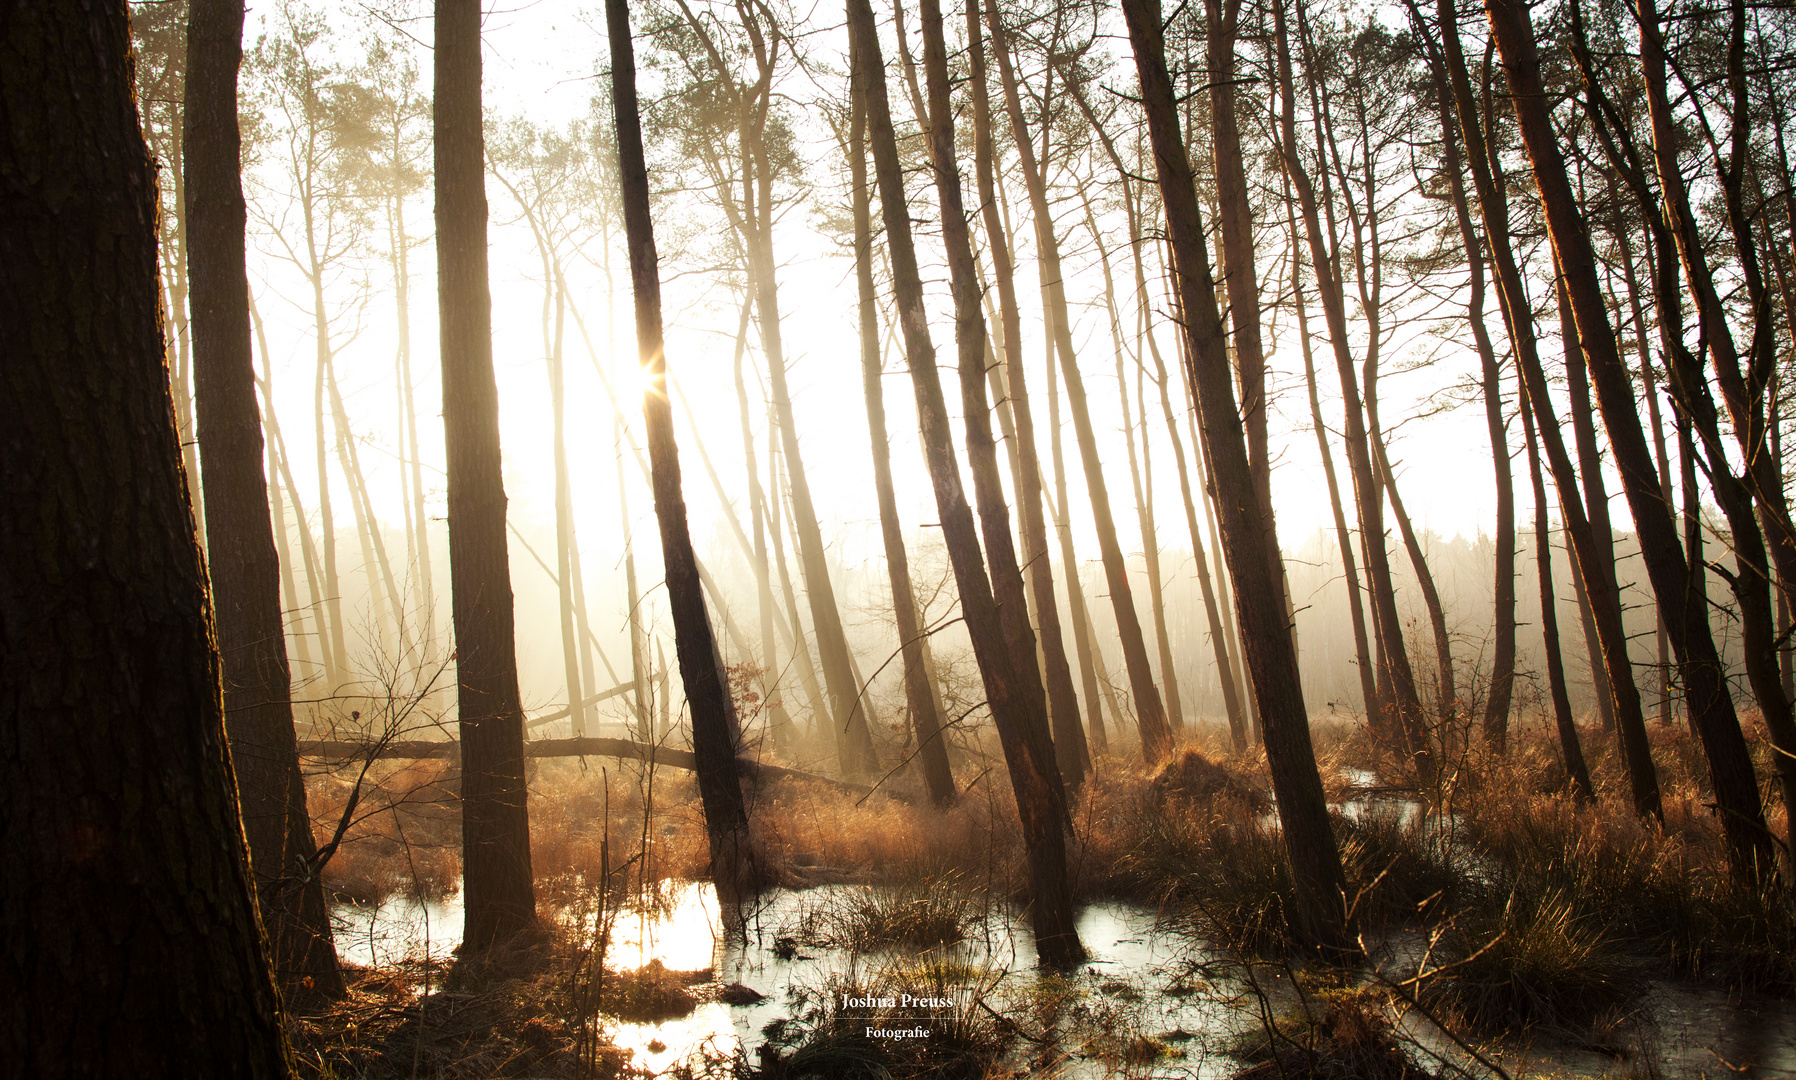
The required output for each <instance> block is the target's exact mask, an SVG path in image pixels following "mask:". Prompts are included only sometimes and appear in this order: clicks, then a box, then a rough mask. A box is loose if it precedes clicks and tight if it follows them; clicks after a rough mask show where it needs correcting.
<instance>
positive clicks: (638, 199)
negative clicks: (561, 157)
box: [605, 0, 756, 907]
mask: <svg viewBox="0 0 1796 1080" xmlns="http://www.w3.org/2000/svg"><path fill="white" fill-rule="evenodd" d="M605 27H606V30H607V32H608V35H609V37H610V40H611V104H612V115H613V117H614V120H615V122H616V125H617V154H618V180H619V186H620V187H621V188H622V196H623V214H624V232H625V237H626V240H627V242H628V245H629V251H630V285H631V292H632V294H633V295H634V297H635V300H636V345H637V356H638V358H639V360H640V361H641V363H642V367H643V371H644V372H645V373H646V374H647V376H648V389H647V391H646V392H645V393H644V394H643V396H642V415H643V425H644V427H645V429H646V430H647V432H648V442H649V464H650V467H651V468H652V469H653V471H654V483H655V518H656V520H657V521H658V522H659V523H660V527H661V555H662V559H663V562H664V564H665V567H666V574H667V577H666V580H667V603H668V609H669V610H670V612H671V613H672V615H673V620H674V652H675V654H676V656H677V657H678V659H679V664H680V681H681V682H682V683H683V684H684V685H685V691H686V702H687V705H688V708H689V709H690V714H691V717H692V752H693V755H694V757H695V758H696V759H697V761H698V768H697V773H698V785H699V797H700V799H701V801H702V802H703V804H704V809H705V832H706V834H707V836H708V837H709V838H710V843H711V876H712V880H713V881H714V882H716V884H717V889H718V894H719V898H720V899H721V900H722V901H723V902H724V904H725V905H726V906H730V907H733V906H734V904H735V902H737V901H739V900H741V899H742V894H743V891H745V890H747V889H750V888H752V887H754V885H755V884H756V869H755V858H754V852H753V850H752V847H751V842H750V839H749V835H748V812H747V810H746V809H745V808H744V806H743V803H742V783H741V779H740V778H739V777H738V775H737V773H736V761H735V758H736V745H735V741H734V739H733V738H732V734H731V733H732V729H733V728H734V727H735V723H734V718H733V717H732V716H731V711H732V708H731V703H730V694H729V686H728V684H727V683H726V681H725V678H724V672H723V666H722V664H721V663H720V662H719V660H718V652H717V643H716V639H715V637H714V636H713V635H712V632H711V621H710V618H709V616H707V615H706V613H705V598H704V593H703V589H702V586H701V584H700V582H699V574H698V560H697V559H696V558H695V556H694V555H693V550H692V537H691V534H690V532H689V531H688V530H687V525H686V501H685V496H684V495H683V494H682V492H681V489H680V459H679V451H678V448H677V447H676V446H675V445H674V427H673V409H672V406H671V404H670V403H669V401H668V400H667V393H666V390H665V384H666V369H667V357H666V353H665V348H664V344H663V340H662V329H661V277H660V264H659V257H658V256H657V255H656V253H655V234H654V225H653V222H652V221H651V219H650V217H649V178H648V171H647V168H646V166H645V165H644V162H643V153H642V121H641V118H640V114H639V113H638V112H637V99H636V55H635V47H634V45H633V44H632V42H631V40H630V12H629V7H628V5H627V3H626V0H607V2H606V4H605ZM663 696H665V695H663Z"/></svg>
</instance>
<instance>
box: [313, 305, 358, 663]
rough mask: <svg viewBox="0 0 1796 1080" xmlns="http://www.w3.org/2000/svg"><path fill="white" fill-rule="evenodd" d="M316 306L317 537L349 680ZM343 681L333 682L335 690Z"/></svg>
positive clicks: (324, 341) (325, 337)
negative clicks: (325, 430)
mask: <svg viewBox="0 0 1796 1080" xmlns="http://www.w3.org/2000/svg"><path fill="white" fill-rule="evenodd" d="M318 303H319V305H320V306H319V307H318V309H317V311H318V315H317V322H318V326H317V328H316V331H315V332H316V334H317V339H318V342H317V346H318V347H317V357H316V364H317V369H316V371H315V373H314V375H313V380H312V435H313V440H314V444H315V448H316V450H317V456H316V460H315V461H314V465H315V466H316V468H317V470H318V540H319V548H320V554H321V556H322V564H323V570H324V610H325V614H326V615H327V616H328V617H329V618H330V625H331V632H330V648H331V654H330V656H331V667H333V668H335V669H336V672H337V675H336V678H337V679H338V680H343V681H347V680H348V679H349V640H348V639H349V633H348V627H346V626H344V624H343V586H342V580H341V578H340V577H339V576H338V574H337V520H336V515H335V514H333V513H332V512H331V482H330V449H329V447H330V443H329V441H328V440H327V439H326V438H325V433H324V425H325V416H326V415H327V414H326V413H325V405H324V401H325V398H324V386H325V371H326V369H327V368H328V367H329V365H330V337H329V334H328V333H327V331H326V329H325V328H324V326H323V307H322V303H323V301H322V300H319V301H318ZM339 685H341V683H339V682H336V681H333V682H332V683H331V687H330V689H331V690H332V691H335V690H336V689H337V687H338V686H339Z"/></svg>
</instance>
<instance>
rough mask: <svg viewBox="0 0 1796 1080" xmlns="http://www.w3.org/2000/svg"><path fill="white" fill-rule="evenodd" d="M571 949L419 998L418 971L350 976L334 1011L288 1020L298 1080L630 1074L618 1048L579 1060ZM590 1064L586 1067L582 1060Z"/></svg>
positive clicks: (490, 963)
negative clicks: (567, 969) (572, 1002)
mask: <svg viewBox="0 0 1796 1080" xmlns="http://www.w3.org/2000/svg"><path fill="white" fill-rule="evenodd" d="M567 960H568V954H567V942H566V941H565V940H562V939H556V940H554V941H539V942H537V943H534V944H530V945H526V946H523V947H520V948H516V949H511V950H506V951H504V952H503V953H500V954H497V955H491V956H489V957H487V958H486V959H485V960H484V962H483V963H481V964H480V965H479V971H478V972H467V973H458V978H457V979H456V980H455V981H454V982H453V983H452V984H451V985H452V986H453V987H454V989H442V988H437V989H434V990H433V992H432V993H430V994H428V995H423V996H420V994H419V993H418V991H419V990H420V989H421V987H420V986H419V984H418V982H417V977H418V974H419V973H418V972H416V971H410V972H402V973H395V972H376V971H366V970H359V969H358V970H354V971H351V972H348V973H347V974H348V975H349V982H350V992H349V995H348V996H347V997H346V998H344V999H343V1000H342V1001H340V1002H337V1003H335V1004H334V1005H333V1006H332V1007H331V1008H330V1009H329V1010H327V1011H324V1012H321V1013H317V1014H313V1015H305V1016H297V1015H289V1017H288V1021H287V1030H288V1035H289V1038H290V1039H291V1041H292V1043H293V1048H294V1060H295V1065H296V1069H295V1075H296V1076H298V1077H299V1078H300V1080H349V1078H352V1077H355V1078H361V1077H367V1078H374V1077H391V1076H406V1077H421V1078H428V1080H488V1078H490V1077H496V1076H534V1077H543V1078H566V1080H589V1078H595V1077H596V1078H605V1077H618V1076H622V1075H624V1066H625V1063H626V1061H627V1058H626V1056H625V1055H623V1054H622V1053H620V1052H618V1051H616V1050H615V1048H609V1047H606V1048H601V1049H600V1050H599V1052H597V1053H591V1054H587V1055H584V1056H583V1055H582V1054H580V1053H579V1052H578V1028H579V1021H578V1020H577V1019H576V1018H575V1017H574V1016H573V1015H572V1010H571V1009H570V1008H569V1000H568V996H567V990H568V985H569V984H568V980H567V979H566V978H565V965H566V962H567ZM583 1057H584V1060H583Z"/></svg>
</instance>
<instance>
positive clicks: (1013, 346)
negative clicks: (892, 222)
mask: <svg viewBox="0 0 1796 1080" xmlns="http://www.w3.org/2000/svg"><path fill="white" fill-rule="evenodd" d="M966 12H967V41H968V42H969V46H968V56H969V57H970V59H971V62H972V94H973V150H974V168H975V173H976V176H977V182H978V190H979V206H980V212H981V216H982V221H983V223H984V225H985V237H986V245H987V247H989V248H990V249H991V253H992V267H993V272H994V275H995V276H996V278H997V284H998V306H999V310H1000V312H1001V313H1002V323H1001V325H1002V331H1003V333H1002V341H1003V352H1004V375H1005V387H1006V390H1007V391H1008V398H1009V402H1008V403H1009V409H1010V413H1011V415H1012V417H1013V418H1014V424H1015V427H1016V438H1015V440H1014V442H1013V445H1014V446H1015V448H1016V473H1017V485H1016V501H1017V509H1018V516H1019V517H1020V519H1021V528H1020V529H1019V530H1018V531H1019V533H1020V535H1021V537H1022V541H1023V565H1024V567H1025V568H1026V571H1025V572H1026V574H1027V578H1028V585H1029V594H1030V597H1031V598H1032V599H1033V600H1034V604H1035V615H1036V619H1037V622H1038V625H1039V626H1040V629H1041V635H1040V642H1041V650H1042V668H1043V671H1042V674H1043V678H1044V681H1045V682H1046V684H1047V693H1048V718H1049V723H1050V724H1051V725H1052V727H1053V733H1054V751H1055V754H1056V756H1057V758H1058V760H1059V763H1060V773H1061V776H1062V777H1064V778H1065V779H1066V780H1067V781H1068V782H1069V783H1072V784H1074V785H1075V786H1076V785H1077V784H1078V783H1079V781H1080V779H1081V778H1082V777H1083V776H1084V775H1085V773H1086V771H1087V770H1088V769H1089V768H1090V766H1091V755H1090V751H1089V748H1088V743H1087V740H1086V737H1085V733H1084V731H1083V729H1082V728H1081V727H1080V725H1079V697H1078V694H1077V693H1075V692H1074V690H1073V675H1072V668H1071V666H1070V665H1069V664H1068V663H1067V657H1066V639H1065V636H1064V634H1063V632H1062V630H1061V625H1060V607H1059V604H1058V603H1056V601H1055V597H1054V573H1053V563H1052V561H1051V560H1050V559H1049V558H1048V528H1047V520H1046V519H1045V518H1044V517H1043V516H1042V510H1041V500H1042V482H1041V459H1040V457H1039V455H1038V454H1037V452H1036V447H1035V417H1034V410H1033V408H1032V407H1031V405H1030V400H1029V383H1028V379H1027V378H1025V376H1024V372H1023V357H1022V348H1023V331H1022V326H1023V320H1022V313H1021V311H1020V309H1019V308H1018V306H1017V297H1016V275H1015V272H1014V271H1015V266H1014V264H1013V263H1012V261H1011V250H1010V241H1009V237H1008V234H1007V231H1006V230H1005V228H1004V224H1003V222H1002V220H1001V219H1000V218H999V213H998V198H997V182H996V178H995V173H996V158H997V153H996V151H995V150H994V148H993V146H992V132H991V103H990V98H989V95H988V92H987V83H986V75H985V45H984V42H983V40H982V33H981V29H982V28H981V26H980V0H967V4H966ZM1067 572H1068V573H1071V572H1072V571H1071V569H1070V568H1069V569H1068V570H1067ZM1093 707H1094V708H1095V707H1096V703H1095V702H1093ZM1098 731H1099V732H1100V734H1101V732H1102V728H1101V727H1100V728H1099V729H1098Z"/></svg>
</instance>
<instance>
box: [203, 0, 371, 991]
mask: <svg viewBox="0 0 1796 1080" xmlns="http://www.w3.org/2000/svg"><path fill="white" fill-rule="evenodd" d="M187 19H188V21H187V82H186V101H185V108H184V109H183V117H184V125H185V137H184V138H183V140H182V142H183V144H184V146H185V153H184V154H183V156H182V167H183V169H184V171H185V173H186V196H187V205H186V216H187V238H188V267H189V273H190V275H191V284H192V294H191V299H190V303H191V304H192V312H193V314H192V331H193V374H194V406H195V409H196V411H197V417H196V419H197V422H198V425H199V430H198V434H199V439H200V446H201V450H202V453H201V457H200V462H201V469H202V477H201V481H202V486H203V489H204V491H205V496H206V500H205V507H206V532H207V534H208V537H209V540H210V542H209V544H208V545H207V550H208V554H209V557H208V559H207V563H208V568H209V570H210V572H211V581H212V606H213V616H214V619H215V621H216V631H217V635H218V651H219V660H220V665H221V667H222V669H223V674H224V706H225V718H226V731H227V733H228V734H229V736H230V740H231V757H232V761H233V763H234V765H235V766H236V770H237V790H238V798H239V800H240V802H241V805H242V812H243V833H244V837H245V839H246V840H247V841H248V844H249V854H250V865H251V868H252V869H253V870H254V871H255V880H256V896H257V899H258V901H259V903H260V906H261V911H262V922H263V925H264V926H265V927H266V928H267V932H268V937H269V946H270V949H271V951H272V959H273V961H274V968H275V974H276V977H277V978H278V979H279V981H280V983H281V985H282V987H283V988H284V989H285V991H286V994H287V997H288V999H289V1000H304V999H310V998H313V997H314V996H315V995H324V996H329V997H336V996H338V995H340V994H341V993H342V992H343V977H342V975H341V974H340V973H339V972H338V970H337V954H336V950H335V948H334V947H333V945H332V942H331V927H330V915H329V912H328V911H327V909H326V908H325V904H324V889H323V886H322V885H321V884H320V882H319V880H318V873H317V869H318V868H317V866H316V865H315V864H316V855H317V849H316V846H315V842H314V841H313V838H312V819H311V817H310V816H309V815H308V814H307V813H306V789H305V780H304V779H303V778H302V777H301V776H300V773H299V753H298V751H297V749H296V748H295V741H294V733H293V704H292V676H291V674H290V673H289V671H288V667H287V639H286V633H285V629H286V628H285V622H284V620H283V619H282V617H281V591H280V590H281V586H280V577H281V568H280V563H279V561H278V560H277V558H276V556H275V546H274V532H273V528H272V526H271V525H270V523H269V507H268V481H267V478H266V477H265V476H264V475H263V472H262V460H263V444H262V419H261V415H260V413H259V412H258V410H257V408H256V369H255V362H254V361H253V360H252V359H251V353H250V322H249V273H248V269H247V266H246V259H245V249H244V243H245V225H246V217H247V211H246V208H245V205H244V201H243V181H242V177H241V175H240V173H239V169H240V160H241V153H240V151H241V142H242V140H241V138H240V136H239V134H238V131H237V69H238V65H239V64H240V63H241V62H242V58H243V5H242V4H241V2H240V0H196V2H195V3H193V4H192V5H191V6H190V7H189V8H188V16H187Z"/></svg>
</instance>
